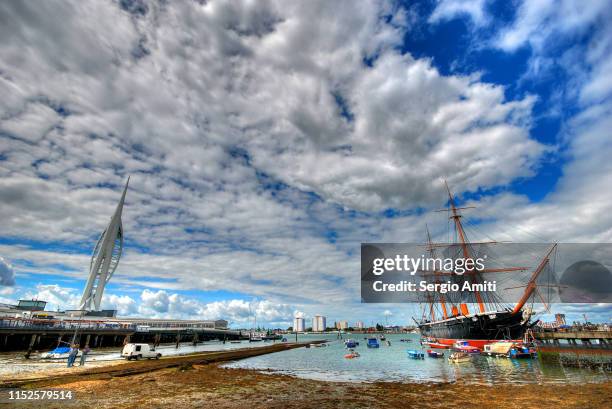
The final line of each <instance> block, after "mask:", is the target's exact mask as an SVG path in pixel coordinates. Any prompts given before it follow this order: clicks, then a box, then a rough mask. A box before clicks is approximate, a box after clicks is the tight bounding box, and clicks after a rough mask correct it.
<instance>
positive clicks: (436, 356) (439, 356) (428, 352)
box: [427, 349, 444, 358]
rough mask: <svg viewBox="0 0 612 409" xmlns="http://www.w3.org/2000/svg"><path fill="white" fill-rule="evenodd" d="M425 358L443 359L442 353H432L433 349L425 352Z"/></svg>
mask: <svg viewBox="0 0 612 409" xmlns="http://www.w3.org/2000/svg"><path fill="white" fill-rule="evenodd" d="M427 356H429V357H430V358H444V352H438V351H434V350H433V349H428V350H427Z"/></svg>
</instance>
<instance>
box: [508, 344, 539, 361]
mask: <svg viewBox="0 0 612 409" xmlns="http://www.w3.org/2000/svg"><path fill="white" fill-rule="evenodd" d="M536 354H537V353H536V351H535V350H534V349H532V348H529V347H528V346H527V345H524V344H515V345H514V346H513V347H512V348H510V351H508V358H533V357H534V356H536Z"/></svg>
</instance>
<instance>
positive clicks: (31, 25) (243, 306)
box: [0, 0, 612, 327]
mask: <svg viewBox="0 0 612 409" xmlns="http://www.w3.org/2000/svg"><path fill="white" fill-rule="evenodd" d="M606 6H608V7H606ZM611 23H612V9H611V8H610V7H609V3H608V2H606V1H603V0H602V1H600V0H592V1H589V2H581V1H570V0H561V1H557V2H553V1H546V0H538V1H535V0H534V1H520V0H516V1H487V0H477V1H455V0H442V1H417V2H395V1H361V2H357V3H355V2H352V1H334V2H324V1H308V2H297V1H265V0H264V1H224V2H221V1H217V0H211V1H181V2H165V1H146V0H118V1H97V2H79V1H73V2H70V1H62V2H59V1H52V0H50V1H45V2H16V1H13V2H2V3H0V37H1V38H2V39H3V41H2V42H1V43H0V95H1V96H2V97H1V98H0V220H2V223H1V226H2V228H1V229H0V256H1V257H2V259H1V260H0V302H5V303H11V302H14V301H15V300H17V299H19V298H26V297H27V298H31V297H36V298H38V299H42V300H46V301H48V302H49V308H51V309H65V308H75V307H76V305H77V303H78V301H79V299H80V295H81V292H82V289H83V287H84V285H85V281H86V278H87V274H88V268H89V260H90V257H91V252H92V250H93V246H94V245H95V242H96V240H97V238H98V236H99V235H100V233H101V232H102V231H103V229H104V228H105V227H106V224H107V223H108V221H109V218H110V216H111V215H112V213H113V210H114V208H115V206H116V204H117V202H118V200H119V197H120V194H121V189H122V187H123V185H124V184H125V181H126V180H127V178H128V176H130V177H131V179H130V187H129V190H128V194H127V198H126V204H125V207H124V211H123V225H124V234H125V248H124V252H123V256H122V259H121V261H120V263H119V267H118V269H117V271H116V272H115V275H114V276H113V279H112V280H111V282H110V284H109V285H108V286H107V288H106V291H105V294H104V299H103V307H105V308H115V309H117V310H118V311H119V315H123V316H126V315H127V316H130V315H131V316H149V317H175V318H207V319H216V318H224V319H227V320H228V321H229V322H230V325H231V326H233V327H244V326H249V325H250V324H251V323H252V320H253V318H252V317H253V316H254V315H256V316H257V321H258V323H260V324H263V325H267V326H281V327H284V326H288V325H291V321H292V319H293V317H294V316H296V315H297V316H305V317H307V318H310V317H312V316H313V315H314V314H317V313H318V314H323V315H326V316H327V317H328V321H329V322H333V321H336V320H345V319H346V320H349V322H355V321H357V320H361V321H363V322H365V323H367V324H370V323H375V322H381V323H382V322H389V323H395V324H398V325H407V324H411V323H412V318H411V317H412V316H413V315H414V314H415V307H414V306H413V305H408V304H362V303H361V302H360V295H359V294H360V290H359V288H360V281H359V278H360V267H359V262H360V259H359V254H360V253H359V251H360V250H359V249H360V243H362V242H421V241H424V240H425V225H426V224H427V225H428V226H429V228H430V229H431V231H432V234H433V236H434V238H436V239H443V238H445V237H446V236H445V235H446V232H447V227H448V225H447V220H446V219H445V218H444V217H441V215H440V213H435V212H432V210H434V209H439V208H441V207H444V206H445V205H446V203H447V199H446V197H445V191H444V184H443V181H444V180H447V181H448V183H449V185H450V186H451V187H452V189H453V192H454V193H455V194H456V195H457V199H458V201H459V202H460V203H465V204H468V205H474V206H476V207H477V210H476V211H475V213H472V215H473V217H474V218H475V219H477V224H478V227H479V229H478V230H479V232H482V233H480V234H483V235H484V236H486V237H494V238H496V239H498V240H512V241H517V242H521V241H522V242H531V241H535V240H537V241H539V242H546V241H559V242H585V243H591V242H594V243H597V242H601V243H606V242H611V241H612V189H610V186H612V161H610V159H609V158H610V157H612V137H611V136H610V129H612V116H611V111H612V76H610V75H609V73H610V72H612V24H611ZM471 238H473V239H479V238H480V237H471ZM552 308H553V309H552V311H551V312H565V313H567V314H568V320H572V319H582V314H583V313H586V314H587V315H588V317H589V320H592V321H599V322H601V321H609V320H610V316H611V313H612V307H611V306H610V305H609V304H598V305H579V304H575V305H556V306H553V307H552Z"/></svg>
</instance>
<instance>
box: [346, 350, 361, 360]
mask: <svg viewBox="0 0 612 409" xmlns="http://www.w3.org/2000/svg"><path fill="white" fill-rule="evenodd" d="M360 356H361V355H359V352H357V351H355V350H353V349H350V350H349V352H348V354H346V355H344V357H345V358H346V359H353V358H359V357H360Z"/></svg>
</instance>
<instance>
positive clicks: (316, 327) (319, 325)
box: [312, 314, 327, 332]
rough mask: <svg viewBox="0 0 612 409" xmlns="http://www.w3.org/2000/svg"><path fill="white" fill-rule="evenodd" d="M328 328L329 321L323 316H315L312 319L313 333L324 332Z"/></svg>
mask: <svg viewBox="0 0 612 409" xmlns="http://www.w3.org/2000/svg"><path fill="white" fill-rule="evenodd" d="M326 326H327V319H326V318H325V317H324V316H323V315H319V314H317V315H315V316H314V317H313V318H312V331H313V332H323V331H325V328H326Z"/></svg>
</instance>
